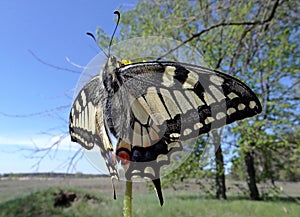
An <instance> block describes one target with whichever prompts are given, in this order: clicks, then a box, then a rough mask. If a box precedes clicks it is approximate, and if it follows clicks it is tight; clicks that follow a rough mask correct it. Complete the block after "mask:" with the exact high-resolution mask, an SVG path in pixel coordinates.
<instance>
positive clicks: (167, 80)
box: [161, 66, 176, 87]
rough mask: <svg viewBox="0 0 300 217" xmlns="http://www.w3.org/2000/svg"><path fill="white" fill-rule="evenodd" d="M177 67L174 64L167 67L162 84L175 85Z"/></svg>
mask: <svg viewBox="0 0 300 217" xmlns="http://www.w3.org/2000/svg"><path fill="white" fill-rule="evenodd" d="M175 69H176V68H175V67H174V66H167V67H166V68H165V72H164V74H163V77H162V80H163V82H162V83H161V84H162V85H164V86H166V87H171V86H173V85H174V75H175Z"/></svg>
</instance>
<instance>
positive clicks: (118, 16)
mask: <svg viewBox="0 0 300 217" xmlns="http://www.w3.org/2000/svg"><path fill="white" fill-rule="evenodd" d="M114 14H116V15H117V18H118V19H117V24H116V27H115V29H114V32H113V34H112V36H111V39H110V42H109V46H108V56H110V47H111V45H112V41H113V39H114V36H115V33H116V30H117V28H118V25H119V22H120V18H121V14H120V12H119V11H114Z"/></svg>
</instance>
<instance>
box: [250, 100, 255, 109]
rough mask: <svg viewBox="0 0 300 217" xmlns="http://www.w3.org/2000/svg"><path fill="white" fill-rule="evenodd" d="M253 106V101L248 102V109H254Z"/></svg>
mask: <svg viewBox="0 0 300 217" xmlns="http://www.w3.org/2000/svg"><path fill="white" fill-rule="evenodd" d="M255 106H256V102H254V101H250V102H249V107H250V108H251V109H254V108H255Z"/></svg>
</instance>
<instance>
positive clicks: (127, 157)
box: [118, 151, 130, 165]
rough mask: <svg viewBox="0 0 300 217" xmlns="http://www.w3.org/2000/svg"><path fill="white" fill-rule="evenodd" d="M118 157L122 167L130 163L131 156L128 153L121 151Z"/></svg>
mask: <svg viewBox="0 0 300 217" xmlns="http://www.w3.org/2000/svg"><path fill="white" fill-rule="evenodd" d="M118 157H119V158H120V160H121V163H122V165H125V164H128V163H129V162H130V155H129V154H128V153H127V152H126V151H119V153H118Z"/></svg>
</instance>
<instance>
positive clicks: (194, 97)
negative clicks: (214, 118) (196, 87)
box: [184, 90, 205, 109]
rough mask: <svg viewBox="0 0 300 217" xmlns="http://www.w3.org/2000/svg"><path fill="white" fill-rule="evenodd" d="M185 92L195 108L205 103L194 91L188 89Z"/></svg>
mask: <svg viewBox="0 0 300 217" xmlns="http://www.w3.org/2000/svg"><path fill="white" fill-rule="evenodd" d="M184 93H185V95H186V97H187V98H188V99H189V101H190V102H191V103H192V105H193V107H194V108H195V109H197V108H198V107H199V106H201V105H205V104H204V102H203V101H202V100H201V99H200V98H199V97H198V96H197V94H196V93H195V92H194V91H190V90H186V91H185V92H184Z"/></svg>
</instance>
